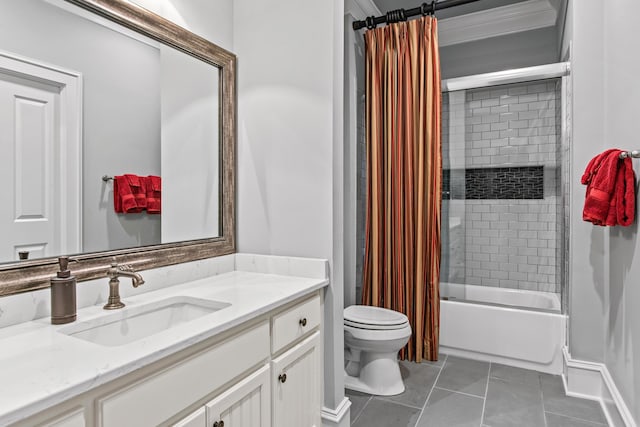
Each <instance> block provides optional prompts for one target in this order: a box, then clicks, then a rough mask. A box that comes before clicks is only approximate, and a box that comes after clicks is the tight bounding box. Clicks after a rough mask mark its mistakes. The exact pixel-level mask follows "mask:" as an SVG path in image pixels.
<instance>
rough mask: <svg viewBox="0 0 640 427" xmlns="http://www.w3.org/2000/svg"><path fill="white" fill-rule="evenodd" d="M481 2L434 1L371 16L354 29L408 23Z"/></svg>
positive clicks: (355, 23)
mask: <svg viewBox="0 0 640 427" xmlns="http://www.w3.org/2000/svg"><path fill="white" fill-rule="evenodd" d="M477 1H479V0H443V1H436V0H433V2H432V3H422V5H421V6H418V7H414V8H413V9H396V10H392V11H389V12H387V13H386V14H385V15H383V16H378V17H374V16H369V17H368V18H367V19H365V20H364V21H354V23H353V29H354V31H357V30H359V29H361V28H364V27H367V28H369V29H372V28H375V27H376V26H377V25H378V24H392V23H394V22H400V21H406V20H407V18H409V17H411V16H417V15H429V14H432V13H434V12H435V11H438V10H442V9H448V8H450V7H455V6H462V5H463V4H468V3H474V2H477Z"/></svg>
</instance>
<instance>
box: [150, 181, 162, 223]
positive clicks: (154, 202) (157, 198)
mask: <svg viewBox="0 0 640 427" xmlns="http://www.w3.org/2000/svg"><path fill="white" fill-rule="evenodd" d="M146 186H147V212H148V213H150V214H159V213H160V206H161V205H162V203H161V202H162V200H161V191H162V189H161V179H160V177H159V176H155V175H149V176H148V177H146Z"/></svg>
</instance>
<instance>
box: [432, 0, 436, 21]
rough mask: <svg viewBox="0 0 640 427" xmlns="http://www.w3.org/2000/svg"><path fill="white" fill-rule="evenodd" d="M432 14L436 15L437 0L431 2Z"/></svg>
mask: <svg viewBox="0 0 640 427" xmlns="http://www.w3.org/2000/svg"><path fill="white" fill-rule="evenodd" d="M431 16H433V17H435V16H436V0H433V1H432V2H431Z"/></svg>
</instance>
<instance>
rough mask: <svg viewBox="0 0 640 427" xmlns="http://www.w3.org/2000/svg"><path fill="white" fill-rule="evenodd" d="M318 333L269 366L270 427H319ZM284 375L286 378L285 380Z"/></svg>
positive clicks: (319, 371) (320, 385)
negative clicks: (271, 408)
mask: <svg viewBox="0 0 640 427" xmlns="http://www.w3.org/2000/svg"><path fill="white" fill-rule="evenodd" d="M319 351H320V332H315V333H314V334H313V335H311V336H310V337H309V338H307V339H306V340H304V341H302V342H301V343H300V344H298V345H296V346H295V347H293V348H292V349H291V350H289V351H287V352H286V353H284V354H283V355H282V356H280V357H278V358H276V359H274V360H273V362H272V374H271V381H272V383H273V424H274V426H278V427H319V426H320V425H321V422H320V409H321V401H320V389H321V387H322V382H321V376H320V373H321V369H320V355H319ZM285 375H286V377H285Z"/></svg>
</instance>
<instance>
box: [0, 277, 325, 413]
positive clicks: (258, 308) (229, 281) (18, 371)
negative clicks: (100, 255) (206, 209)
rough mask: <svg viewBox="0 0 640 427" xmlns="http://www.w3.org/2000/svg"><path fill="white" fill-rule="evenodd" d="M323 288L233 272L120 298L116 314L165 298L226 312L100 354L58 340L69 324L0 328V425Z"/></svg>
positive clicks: (317, 282)
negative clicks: (215, 304) (204, 302)
mask: <svg viewBox="0 0 640 427" xmlns="http://www.w3.org/2000/svg"><path fill="white" fill-rule="evenodd" d="M254 270H255V269H254ZM327 284H328V279H326V278H318V277H316V278H308V277H298V276H289V275H286V274H268V273H261V272H251V271H237V270H236V271H230V272H226V273H222V274H218V275H215V276H211V277H206V278H201V279H198V280H193V281H190V282H187V283H184V284H178V285H173V286H169V287H166V288H162V289H158V290H155V291H152V292H148V293H144V294H140V295H133V296H128V297H127V298H126V299H124V298H123V300H124V301H125V302H126V304H127V307H125V309H124V310H126V309H127V308H133V307H136V306H140V305H142V304H147V303H150V302H154V301H158V300H162V299H165V298H168V297H172V296H189V297H196V298H202V299H211V300H215V301H220V302H224V303H229V304H231V305H230V306H228V307H226V308H224V309H222V310H219V311H216V312H214V313H211V314H208V315H205V316H203V317H200V318H198V319H195V320H192V321H190V322H187V323H185V324H182V325H178V326H175V327H173V328H170V329H167V330H165V331H162V332H160V333H158V334H155V335H151V336H148V337H146V338H144V339H140V340H138V341H134V342H132V343H129V344H125V345H122V346H114V347H107V346H102V345H98V344H94V343H91V342H88V341H84V340H81V339H78V338H75V337H72V336H68V335H65V334H63V333H61V332H60V329H62V328H65V327H68V326H69V325H70V324H67V325H59V326H58V325H51V323H50V318H49V317H45V318H40V319H36V320H32V321H29V322H24V323H20V324H16V325H13V326H8V327H5V328H2V329H0V349H1V350H0V384H1V385H2V386H0V425H6V424H10V423H12V422H16V421H19V420H21V419H24V418H26V417H28V416H31V415H33V414H36V413H38V412H40V411H42V410H45V409H47V408H49V407H51V406H53V405H56V404H58V403H60V402H62V401H64V400H67V399H70V398H73V397H75V396H78V395H80V394H81V393H83V392H85V391H88V390H91V389H93V388H95V387H97V386H100V385H102V384H105V383H107V382H109V381H111V380H114V379H116V378H118V377H121V376H123V375H126V374H127V373H130V372H132V371H134V370H136V369H139V368H141V367H143V366H145V365H148V364H150V363H153V362H155V361H157V360H160V359H162V358H164V357H166V356H168V355H170V354H174V353H176V352H178V351H180V350H183V349H185V348H188V347H189V346H191V345H194V344H196V343H198V342H201V341H203V340H205V339H207V338H210V337H213V336H214V335H216V334H219V333H221V332H223V331H226V330H229V329H231V328H233V327H235V326H237V325H240V324H241V323H244V322H246V321H248V320H250V319H252V318H255V317H257V316H259V315H261V314H264V313H267V312H269V311H271V310H273V309H274V308H276V307H279V306H281V305H283V304H286V303H288V302H290V301H293V300H295V299H297V298H299V297H301V296H304V295H306V294H309V293H311V292H313V291H315V290H317V289H320V288H322V287H324V286H326V285H327ZM121 286H123V284H121ZM102 304H103V302H101V303H100V304H99V305H94V306H89V307H86V308H82V309H79V310H78V319H77V322H82V321H86V320H91V319H95V318H97V317H101V316H105V315H109V314H111V313H112V312H108V311H105V310H103V309H102ZM71 325H73V323H71Z"/></svg>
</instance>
